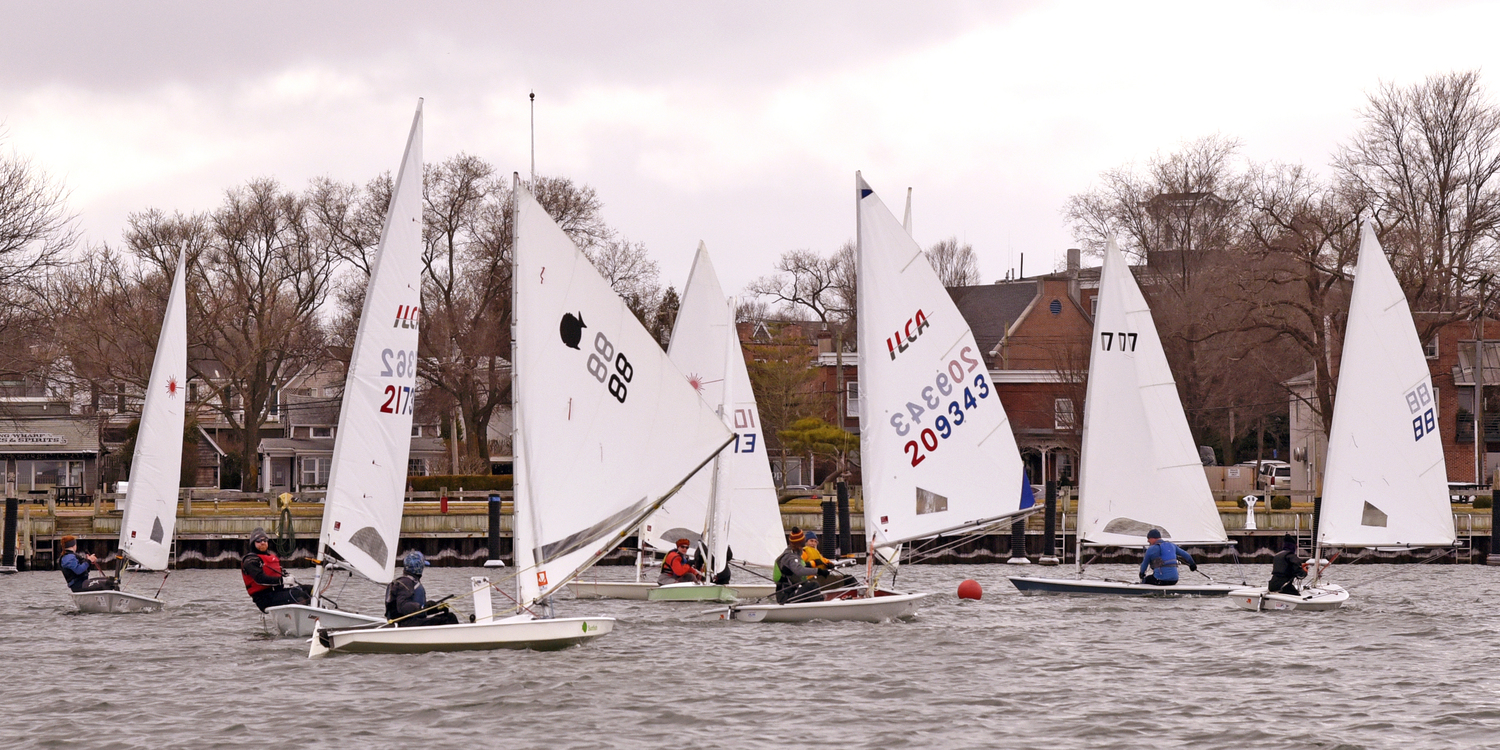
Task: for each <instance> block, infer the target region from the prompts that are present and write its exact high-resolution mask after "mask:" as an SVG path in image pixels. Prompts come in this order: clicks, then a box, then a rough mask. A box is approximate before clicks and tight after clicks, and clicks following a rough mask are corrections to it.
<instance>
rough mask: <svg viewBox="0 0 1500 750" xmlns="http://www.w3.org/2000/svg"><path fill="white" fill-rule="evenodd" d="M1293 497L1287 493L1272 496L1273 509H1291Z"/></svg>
mask: <svg viewBox="0 0 1500 750" xmlns="http://www.w3.org/2000/svg"><path fill="white" fill-rule="evenodd" d="M1291 509H1292V499H1291V498H1290V497H1287V496H1286V495H1277V496H1276V497H1273V498H1271V510H1291Z"/></svg>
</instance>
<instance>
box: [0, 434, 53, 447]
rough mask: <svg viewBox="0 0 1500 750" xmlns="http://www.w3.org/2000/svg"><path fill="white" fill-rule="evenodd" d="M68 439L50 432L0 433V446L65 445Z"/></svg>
mask: <svg viewBox="0 0 1500 750" xmlns="http://www.w3.org/2000/svg"><path fill="white" fill-rule="evenodd" d="M67 442H68V439H67V438H65V437H63V436H62V435H54V434H52V433H50V432H0V445H66V444H67Z"/></svg>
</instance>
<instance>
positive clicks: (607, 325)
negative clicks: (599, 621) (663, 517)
mask: <svg viewBox="0 0 1500 750" xmlns="http://www.w3.org/2000/svg"><path fill="white" fill-rule="evenodd" d="M515 201H516V205H515V210H516V218H515V280H516V281H515V311H516V314H515V378H516V382H515V385H514V388H513V392H514V394H515V397H514V398H515V424H516V437H515V451H516V459H517V460H516V472H515V492H516V516H515V545H514V546H515V560H516V564H517V568H518V581H519V586H520V591H521V599H522V603H523V604H526V603H530V602H534V601H537V600H540V599H543V598H546V597H547V595H548V594H550V593H551V592H552V591H553V590H554V589H556V588H557V587H559V586H562V585H564V584H566V583H567V582H568V580H569V579H571V578H572V577H573V576H574V575H575V574H576V573H577V572H578V571H579V570H581V569H583V568H585V567H587V566H588V565H589V564H591V563H593V562H594V561H595V560H597V559H598V557H599V556H601V555H603V554H605V553H606V552H608V551H609V550H610V549H612V548H613V547H614V546H615V545H616V544H618V543H619V541H621V540H622V539H623V533H622V532H623V531H624V530H626V529H634V528H635V527H636V525H637V524H638V523H640V521H641V520H642V519H644V518H645V517H646V515H647V514H649V513H651V512H652V511H654V510H655V509H656V508H657V507H659V506H660V504H661V503H662V502H664V501H665V499H666V498H668V497H670V496H671V494H672V493H673V492H675V491H676V490H677V489H678V488H680V486H681V483H682V482H684V481H685V480H687V479H688V478H689V477H690V476H691V475H692V474H693V473H694V472H695V471H697V470H699V469H701V468H703V467H704V466H706V465H707V464H708V463H709V461H710V459H712V458H713V456H714V455H715V454H716V453H718V452H719V451H720V450H721V449H722V448H724V447H725V446H726V445H728V444H729V442H730V441H731V440H732V438H733V434H732V433H731V432H730V431H729V430H728V429H726V428H725V427H724V423H723V422H722V421H720V420H719V417H718V415H717V414H715V413H714V410H713V409H712V408H710V407H709V406H708V405H707V404H706V403H705V402H704V401H703V399H701V398H699V396H698V393H697V391H695V390H693V388H692V386H690V385H688V382H687V378H686V376H684V375H683V374H682V373H681V372H680V371H679V370H678V369H677V368H676V367H675V366H673V364H672V362H671V360H669V359H668V358H667V355H666V353H665V352H663V351H662V350H661V346H660V345H659V344H657V342H656V340H655V339H654V338H653V337H652V336H651V334H650V332H648V331H647V330H646V329H645V327H644V326H642V325H641V324H640V321H638V320H637V319H636V317H635V315H634V313H632V312H631V311H630V309H629V308H628V307H626V306H625V303H624V301H623V300H621V299H620V298H619V296H618V295H616V294H615V293H614V291H613V290H611V289H610V287H609V284H608V282H606V281H605V280H604V279H603V278H602V277H601V276H600V275H599V273H598V271H596V270H594V267H593V266H592V265H591V264H590V263H589V260H588V258H587V257H585V256H584V254H583V253H582V252H580V251H579V250H578V248H577V247H575V246H574V245H573V243H572V241H571V240H569V239H568V236H567V235H566V234H564V233H563V231H562V229H560V228H559V227H558V226H557V224H556V223H554V222H553V221H552V218H551V217H550V216H548V215H547V212H546V210H545V209H543V208H542V207H541V205H540V204H538V203H537V202H536V199H535V198H533V197H532V196H531V193H530V192H529V191H528V190H527V189H526V188H525V187H524V186H523V185H521V184H520V180H519V178H518V179H517V180H516V188H515Z"/></svg>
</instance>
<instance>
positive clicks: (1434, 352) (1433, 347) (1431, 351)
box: [1422, 333, 1438, 359]
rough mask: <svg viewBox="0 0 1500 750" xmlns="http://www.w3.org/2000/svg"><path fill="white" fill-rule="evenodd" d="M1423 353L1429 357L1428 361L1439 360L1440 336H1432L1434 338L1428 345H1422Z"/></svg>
mask: <svg viewBox="0 0 1500 750" xmlns="http://www.w3.org/2000/svg"><path fill="white" fill-rule="evenodd" d="M1422 353H1423V354H1425V355H1427V358H1428V359H1437V358H1438V335H1437V334H1435V333H1434V334H1432V338H1430V339H1428V340H1427V343H1426V344H1423V345H1422Z"/></svg>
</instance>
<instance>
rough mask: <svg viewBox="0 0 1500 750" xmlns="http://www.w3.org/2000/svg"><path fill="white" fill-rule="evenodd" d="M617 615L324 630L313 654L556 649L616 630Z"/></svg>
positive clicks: (319, 630) (315, 637)
mask: <svg viewBox="0 0 1500 750" xmlns="http://www.w3.org/2000/svg"><path fill="white" fill-rule="evenodd" d="M614 627H615V620H614V618H612V617H562V618H556V619H551V620H537V619H531V618H524V619H523V618H514V617H513V618H508V619H505V620H500V621H497V622H482V623H460V624H458V625H424V626H416V627H407V628H396V627H387V628H354V629H349V630H323V629H321V628H319V629H318V632H317V634H316V635H315V636H314V637H313V643H312V651H311V652H310V653H309V654H308V656H310V657H312V658H317V657H320V656H325V655H327V654H329V653H349V654H422V653H427V652H429V651H490V650H494V649H502V648H507V649H531V650H534V651H555V650H558V649H563V648H567V647H569V646H575V645H578V644H580V643H584V642H586V641H591V640H593V639H595V638H598V637H600V636H603V635H608V634H609V633H610V632H611V631H613V630H614Z"/></svg>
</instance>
